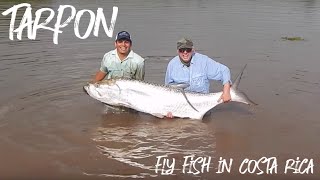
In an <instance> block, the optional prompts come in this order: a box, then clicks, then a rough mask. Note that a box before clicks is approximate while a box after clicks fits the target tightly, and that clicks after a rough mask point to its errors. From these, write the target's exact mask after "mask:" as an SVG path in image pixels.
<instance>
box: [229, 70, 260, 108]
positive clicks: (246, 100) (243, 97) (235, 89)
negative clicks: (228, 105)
mask: <svg viewBox="0 0 320 180" xmlns="http://www.w3.org/2000/svg"><path fill="white" fill-rule="evenodd" d="M246 67H247V64H246V65H245V66H244V67H243V68H242V70H241V72H240V73H239V75H238V76H237V78H236V79H235V80H234V83H233V84H232V86H231V91H233V92H234V94H235V95H236V96H237V98H234V99H235V100H232V99H233V98H231V100H232V101H237V102H242V103H245V104H249V105H258V104H257V103H255V102H253V101H252V100H250V99H249V97H248V96H247V95H246V94H245V93H243V92H241V91H239V90H238V86H239V84H240V80H241V77H242V75H243V71H244V70H245V68H246Z"/></svg>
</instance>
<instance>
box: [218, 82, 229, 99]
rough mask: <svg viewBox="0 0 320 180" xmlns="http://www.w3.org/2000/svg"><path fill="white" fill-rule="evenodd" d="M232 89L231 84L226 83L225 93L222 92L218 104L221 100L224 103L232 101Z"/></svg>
mask: <svg viewBox="0 0 320 180" xmlns="http://www.w3.org/2000/svg"><path fill="white" fill-rule="evenodd" d="M230 88H231V85H230V84H229V83H226V84H224V85H223V92H222V94H221V96H220V98H219V99H218V102H220V101H221V100H222V101H223V102H224V103H227V102H230V101H231V94H230Z"/></svg>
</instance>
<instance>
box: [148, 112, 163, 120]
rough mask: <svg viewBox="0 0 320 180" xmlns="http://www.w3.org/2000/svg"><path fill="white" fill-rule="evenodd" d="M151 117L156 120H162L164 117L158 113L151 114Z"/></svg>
mask: <svg viewBox="0 0 320 180" xmlns="http://www.w3.org/2000/svg"><path fill="white" fill-rule="evenodd" d="M151 115H153V116H155V117H157V118H161V119H163V118H164V115H162V114H160V113H152V114H151Z"/></svg>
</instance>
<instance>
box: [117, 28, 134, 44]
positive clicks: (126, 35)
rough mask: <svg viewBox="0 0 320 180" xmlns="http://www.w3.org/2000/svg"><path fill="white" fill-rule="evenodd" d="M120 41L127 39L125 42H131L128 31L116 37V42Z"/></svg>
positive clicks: (121, 32) (119, 33)
mask: <svg viewBox="0 0 320 180" xmlns="http://www.w3.org/2000/svg"><path fill="white" fill-rule="evenodd" d="M119 39H125V40H129V41H130V42H131V36H130V34H129V33H128V32H127V31H120V32H118V34H117V36H116V41H118V40H119Z"/></svg>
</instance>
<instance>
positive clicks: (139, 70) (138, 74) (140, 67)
mask: <svg viewBox="0 0 320 180" xmlns="http://www.w3.org/2000/svg"><path fill="white" fill-rule="evenodd" d="M144 75H145V68H144V62H142V63H140V64H138V67H137V71H136V74H135V79H137V80H144Z"/></svg>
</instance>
